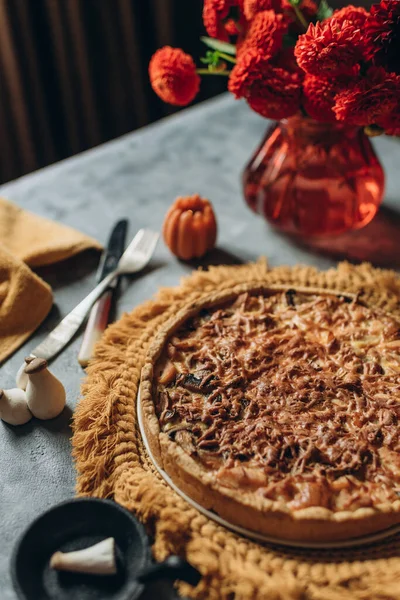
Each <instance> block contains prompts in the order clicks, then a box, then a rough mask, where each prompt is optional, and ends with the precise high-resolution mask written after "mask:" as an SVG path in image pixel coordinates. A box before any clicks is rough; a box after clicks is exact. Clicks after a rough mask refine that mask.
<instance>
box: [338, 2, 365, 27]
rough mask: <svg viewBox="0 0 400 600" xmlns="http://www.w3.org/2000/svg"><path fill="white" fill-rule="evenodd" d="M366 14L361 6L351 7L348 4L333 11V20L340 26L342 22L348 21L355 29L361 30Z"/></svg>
mask: <svg viewBox="0 0 400 600" xmlns="http://www.w3.org/2000/svg"><path fill="white" fill-rule="evenodd" d="M367 17H368V12H367V11H366V10H365V8H363V7H362V6H353V5H352V4H349V5H348V6H344V7H343V8H341V9H340V10H335V12H334V13H333V18H334V19H336V21H337V23H340V24H342V23H343V22H344V21H349V22H350V23H351V24H352V25H354V26H355V27H356V28H357V29H361V28H362V27H364V25H365V21H366V20H367Z"/></svg>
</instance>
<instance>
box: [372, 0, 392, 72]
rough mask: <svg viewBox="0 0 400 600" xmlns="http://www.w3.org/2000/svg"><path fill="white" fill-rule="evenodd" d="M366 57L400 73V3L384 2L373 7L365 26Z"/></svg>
mask: <svg viewBox="0 0 400 600" xmlns="http://www.w3.org/2000/svg"><path fill="white" fill-rule="evenodd" d="M365 38H366V40H367V50H366V56H367V58H368V59H374V62H375V64H377V65H381V66H383V67H385V68H386V69H387V70H388V71H390V72H392V73H397V74H399V73H400V1H399V0H382V1H381V2H380V3H379V4H375V5H374V6H372V7H371V11H370V16H369V17H368V19H367V21H366V24H365Z"/></svg>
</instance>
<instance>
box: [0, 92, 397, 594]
mask: <svg viewBox="0 0 400 600" xmlns="http://www.w3.org/2000/svg"><path fill="white" fill-rule="evenodd" d="M265 128H266V122H265V121H264V120H263V119H261V118H260V117H258V116H257V115H256V114H254V113H252V112H251V111H250V110H249V109H248V108H247V107H246V106H245V105H244V104H241V103H239V102H235V101H234V100H232V99H231V98H230V97H228V96H222V97H219V98H217V99H215V100H213V101H210V102H207V103H205V104H203V105H200V106H198V107H195V108H192V109H189V110H187V111H184V112H182V113H180V114H178V115H176V116H173V117H170V118H168V119H166V120H164V121H162V122H159V123H156V124H153V125H151V126H149V127H146V128H145V129H142V130H139V131H137V132H135V133H132V134H129V135H126V136H124V137H122V138H120V139H118V140H116V141H113V142H110V143H108V144H105V145H104V146H101V147H99V148H96V149H94V150H91V151H89V152H86V153H84V154H81V155H79V156H76V157H73V158H71V159H69V160H66V161H63V162H61V163H59V164H56V165H54V166H51V167H48V168H46V169H43V170H41V171H38V172H36V173H33V174H31V175H28V176H26V177H23V178H21V179H19V180H18V181H14V182H11V183H8V184H6V185H4V186H2V187H1V189H0V194H1V195H3V196H6V197H8V198H9V199H11V200H13V201H15V202H16V203H18V204H19V205H21V206H22V207H24V208H26V209H29V210H31V211H34V212H36V213H38V214H40V215H43V216H46V217H49V218H52V219H54V220H56V221H59V222H61V223H65V224H67V225H70V226H72V227H75V228H77V229H80V230H81V231H83V232H85V233H87V234H90V235H92V236H94V237H96V238H97V239H98V240H100V241H101V242H105V241H106V239H107V237H108V233H109V230H110V227H111V225H112V223H113V222H114V221H115V220H116V219H119V218H122V217H128V218H129V219H130V235H131V236H132V235H133V234H134V233H135V231H136V230H137V229H138V228H140V227H144V226H146V227H151V228H154V229H157V230H158V229H160V226H161V224H162V220H163V217H164V214H165V212H166V210H167V207H168V206H169V204H170V203H171V202H172V200H173V199H174V198H175V197H176V196H178V195H184V194H193V193H200V194H202V195H204V196H205V197H207V198H210V199H211V200H212V202H213V203H214V206H215V209H216V213H217V217H218V222H219V239H218V246H219V251H218V252H216V253H214V255H213V259H215V260H216V261H228V262H231V261H234V260H236V258H240V259H241V260H244V261H248V260H253V259H256V258H257V257H258V256H260V255H265V256H267V257H268V259H269V261H270V263H271V264H272V265H278V264H295V263H299V262H302V263H307V264H311V265H316V266H318V267H320V268H322V269H326V268H329V267H331V266H333V265H334V264H335V262H336V259H337V258H339V257H340V256H343V257H347V258H349V259H350V260H352V259H354V260H363V259H367V260H371V261H372V262H374V263H376V264H382V265H389V266H393V267H395V268H397V267H398V266H400V227H399V214H400V203H399V194H400V170H399V169H398V165H399V164H400V144H399V143H398V142H397V141H396V140H393V139H389V138H379V139H376V140H375V141H374V143H375V145H376V147H377V149H378V151H379V154H380V156H381V159H382V162H383V164H384V167H385V169H386V171H387V174H388V182H387V194H386V199H385V206H384V209H383V210H382V211H381V212H380V214H379V216H378V217H377V218H376V220H375V222H374V223H373V224H371V225H370V226H368V227H367V228H365V229H364V230H362V231H361V232H359V233H356V234H354V235H353V236H347V237H346V236H344V237H343V238H341V239H340V240H337V239H336V240H335V241H334V242H332V243H329V244H328V246H327V247H325V248H324V249H323V250H320V251H319V252H317V251H316V250H315V249H310V248H308V249H307V248H305V247H299V246H296V245H295V244H294V243H293V242H292V241H289V240H288V239H287V238H285V237H283V236H280V235H279V234H277V233H275V232H273V231H272V230H271V229H269V228H268V227H267V226H266V224H265V223H264V222H263V220H262V219H261V218H259V217H257V216H256V215H254V214H253V213H252V212H250V210H249V209H248V208H247V206H246V205H245V203H244V201H243V198H242V194H241V187H240V171H241V169H242V167H243V166H244V164H245V163H246V161H247V160H248V158H249V157H250V154H251V153H252V151H253V150H254V148H255V146H256V144H257V143H258V141H259V139H260V138H261V136H262V135H263V133H264V130H265ZM397 211H399V213H398V212H397ZM235 257H236V258H235ZM97 260H98V256H97V255H95V254H94V253H86V254H85V255H81V256H79V257H77V258H75V259H71V260H69V261H67V262H65V263H64V264H59V265H56V266H54V267H49V268H46V269H41V270H40V274H41V275H42V276H43V277H44V278H45V279H46V280H47V281H48V282H49V283H50V284H51V285H52V287H53V290H54V307H53V309H52V311H51V313H50V315H49V316H48V318H47V319H46V321H45V322H44V323H43V324H42V326H41V327H40V328H39V330H38V331H37V332H36V333H35V335H34V336H33V338H32V339H31V340H30V341H29V342H28V343H27V344H25V346H24V347H23V348H21V349H20V350H19V351H18V352H16V354H15V355H14V356H13V357H12V358H11V359H10V360H8V361H7V362H6V363H5V364H4V365H3V366H2V367H1V376H0V386H1V387H5V388H7V387H13V385H14V375H15V372H16V370H17V369H18V367H19V365H20V364H21V362H22V360H23V357H24V356H25V355H26V354H27V353H28V352H29V350H30V349H31V348H32V347H33V346H34V345H36V344H37V343H38V342H39V341H40V340H41V339H43V338H44V336H45V335H46V333H48V332H49V331H50V330H51V329H52V328H53V327H54V326H55V325H56V323H57V322H58V321H59V319H60V317H61V316H63V315H65V314H66V313H67V312H69V311H70V310H71V309H72V308H73V307H74V306H75V305H76V304H77V303H78V301H79V300H81V299H82V298H83V297H84V296H85V295H86V294H87V293H88V292H89V291H90V290H91V289H92V287H93V286H94V283H95V269H96V265H97ZM191 268H192V267H191V266H189V265H185V264H183V263H180V262H179V261H177V260H176V259H175V258H174V257H172V256H171V254H170V253H169V252H168V250H167V249H166V248H165V246H164V245H163V244H162V243H160V244H159V246H158V249H157V251H156V254H155V257H154V260H153V261H152V266H151V268H149V269H147V270H146V272H145V273H143V274H142V275H141V276H140V277H137V278H136V279H134V280H131V281H129V280H126V281H124V283H123V288H124V290H123V294H122V295H121V297H120V299H119V302H118V314H122V313H123V312H124V311H129V310H131V309H132V308H133V307H134V306H136V305H138V304H139V303H140V302H142V301H144V300H145V299H147V298H149V297H150V296H152V294H154V293H155V292H156V291H157V288H158V287H159V286H166V285H176V284H178V283H179V280H180V278H181V277H182V275H185V274H188V273H189V271H190V270H191ZM80 342H81V335H79V336H77V338H76V339H75V340H74V341H73V342H72V343H71V345H70V346H69V347H68V348H67V349H66V350H65V351H64V352H63V353H62V354H61V355H60V356H59V357H58V358H57V359H56V360H55V361H54V362H53V364H52V370H53V372H54V374H55V375H56V376H58V377H59V378H60V379H61V380H62V381H63V383H64V384H65V386H66V389H67V403H68V410H67V411H65V413H64V414H63V415H62V416H61V417H59V418H58V419H55V420H54V421H51V422H47V423H45V422H37V421H34V422H31V423H29V424H27V425H26V426H23V427H20V428H12V427H9V426H7V425H5V424H4V423H2V422H1V423H0V599H1V600H14V599H15V597H16V596H15V593H14V591H13V589H12V585H11V581H10V577H9V557H10V554H11V552H12V549H13V547H14V544H15V541H16V539H17V538H18V536H19V535H20V534H21V532H22V531H23V530H24V529H25V527H26V526H27V525H28V524H29V523H30V522H31V520H32V519H34V518H35V517H36V516H37V515H38V514H40V513H41V512H43V511H44V510H46V509H47V508H48V507H50V506H52V505H53V504H55V503H58V502H60V501H62V500H64V499H67V498H70V497H72V496H73V494H74V482H75V473H74V468H73V464H72V460H71V456H70V450H71V447H70V436H71V430H70V428H69V418H70V416H71V414H72V412H73V410H74V407H75V405H76V402H77V401H78V399H79V396H80V385H81V383H82V380H83V378H84V372H83V371H82V369H81V368H80V366H79V365H78V362H77V354H78V350H79V347H80Z"/></svg>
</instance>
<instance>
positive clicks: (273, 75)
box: [228, 50, 301, 119]
mask: <svg viewBox="0 0 400 600" xmlns="http://www.w3.org/2000/svg"><path fill="white" fill-rule="evenodd" d="M228 88H229V91H230V92H231V93H232V94H234V95H235V97H236V98H246V100H247V102H248V104H249V106H250V107H251V108H252V109H253V110H254V111H255V112H257V113H259V114H260V115H262V116H263V117H267V118H270V119H283V118H285V117H289V116H291V115H294V114H295V113H296V112H297V111H298V110H299V107H300V94H301V84H300V80H299V78H298V77H297V76H296V75H295V74H293V73H289V72H288V71H285V70H284V69H281V68H279V67H275V66H273V65H272V64H271V62H270V61H269V60H265V59H263V58H260V55H259V54H258V53H257V52H256V51H254V50H253V51H250V52H247V53H245V54H243V55H241V56H240V57H239V58H238V61H237V63H236V65H235V67H234V68H233V70H232V72H231V75H230V78H229V85H228Z"/></svg>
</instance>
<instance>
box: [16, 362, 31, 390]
mask: <svg viewBox="0 0 400 600" xmlns="http://www.w3.org/2000/svg"><path fill="white" fill-rule="evenodd" d="M33 359H34V356H26V357H25V362H24V364H22V365H21V366H20V368H19V369H18V371H17V376H16V378H15V381H16V384H17V387H19V389H20V390H24V392H25V391H26V387H27V385H28V381H29V377H28V375H27V374H26V373H25V367H26V365H29V364H30V363H31V362H32V361H33Z"/></svg>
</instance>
